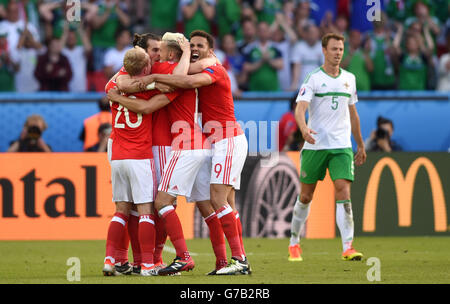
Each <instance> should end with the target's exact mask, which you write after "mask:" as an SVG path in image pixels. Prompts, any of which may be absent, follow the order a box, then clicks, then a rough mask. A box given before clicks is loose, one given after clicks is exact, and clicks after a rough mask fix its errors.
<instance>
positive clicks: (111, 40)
mask: <svg viewBox="0 0 450 304" xmlns="http://www.w3.org/2000/svg"><path fill="white" fill-rule="evenodd" d="M130 24H131V20H130V16H129V15H128V6H127V4H126V2H125V1H120V0H104V1H102V2H100V4H99V5H98V13H97V16H95V18H92V20H91V22H90V26H91V28H92V32H91V35H92V36H91V42H92V47H93V49H92V51H93V53H92V55H93V65H94V71H100V70H103V62H104V57H105V54H106V51H107V50H108V49H109V48H112V47H114V46H115V41H116V39H115V38H116V37H115V35H116V33H117V31H118V29H119V28H122V27H125V28H127V27H128V26H130Z"/></svg>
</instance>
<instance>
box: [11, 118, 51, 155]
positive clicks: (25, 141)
mask: <svg viewBox="0 0 450 304" xmlns="http://www.w3.org/2000/svg"><path fill="white" fill-rule="evenodd" d="M46 129H47V123H46V122H45V120H44V118H43V117H42V116H41V115H38V114H33V115H30V116H28V117H27V120H26V121H25V125H24V126H23V129H22V132H21V133H20V138H19V139H18V140H16V141H14V142H13V143H12V144H11V145H10V146H9V148H8V150H7V152H52V149H51V148H50V146H49V145H47V144H46V143H45V141H44V139H43V138H42V133H43V132H44V131H45V130H46Z"/></svg>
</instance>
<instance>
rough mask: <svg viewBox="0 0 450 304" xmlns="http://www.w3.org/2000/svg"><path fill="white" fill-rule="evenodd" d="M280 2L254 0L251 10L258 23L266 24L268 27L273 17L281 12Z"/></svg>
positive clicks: (276, 0) (279, 0)
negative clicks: (253, 10)
mask: <svg viewBox="0 0 450 304" xmlns="http://www.w3.org/2000/svg"><path fill="white" fill-rule="evenodd" d="M282 3H283V1H282V0H254V1H253V8H254V9H255V12H256V16H257V17H258V22H262V21H264V22H267V23H268V24H269V25H270V24H272V22H274V21H275V16H276V14H277V13H278V12H280V11H281V7H282Z"/></svg>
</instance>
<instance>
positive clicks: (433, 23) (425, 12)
mask: <svg viewBox="0 0 450 304" xmlns="http://www.w3.org/2000/svg"><path fill="white" fill-rule="evenodd" d="M425 2H426V1H425ZM425 2H422V1H417V2H415V4H414V6H413V12H414V16H411V17H409V18H407V19H406V20H405V26H406V27H409V26H410V25H411V24H413V23H414V22H418V23H419V25H420V27H421V28H424V27H428V28H429V30H430V33H431V34H432V35H433V36H437V35H439V31H440V29H439V19H438V18H436V17H435V16H433V15H431V14H430V6H431V3H429V4H426V3H425Z"/></svg>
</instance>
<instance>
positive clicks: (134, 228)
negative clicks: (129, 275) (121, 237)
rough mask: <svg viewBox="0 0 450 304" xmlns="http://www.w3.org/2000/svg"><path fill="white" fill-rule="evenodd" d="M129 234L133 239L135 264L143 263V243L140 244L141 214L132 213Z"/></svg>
mask: <svg viewBox="0 0 450 304" xmlns="http://www.w3.org/2000/svg"><path fill="white" fill-rule="evenodd" d="M128 236H129V237H130V241H131V249H132V250H133V264H134V265H135V266H138V265H141V261H142V258H141V245H140V244H139V215H135V214H130V219H129V221H128Z"/></svg>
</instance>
